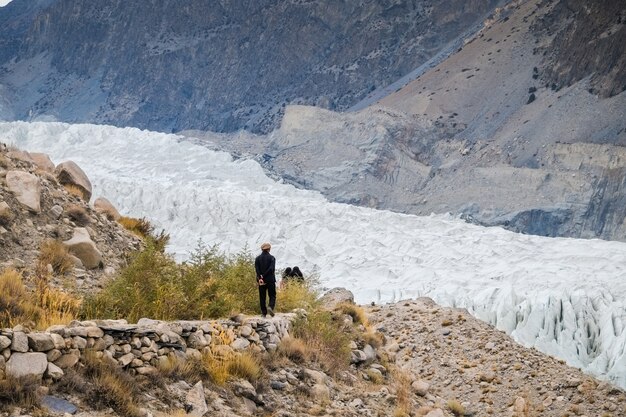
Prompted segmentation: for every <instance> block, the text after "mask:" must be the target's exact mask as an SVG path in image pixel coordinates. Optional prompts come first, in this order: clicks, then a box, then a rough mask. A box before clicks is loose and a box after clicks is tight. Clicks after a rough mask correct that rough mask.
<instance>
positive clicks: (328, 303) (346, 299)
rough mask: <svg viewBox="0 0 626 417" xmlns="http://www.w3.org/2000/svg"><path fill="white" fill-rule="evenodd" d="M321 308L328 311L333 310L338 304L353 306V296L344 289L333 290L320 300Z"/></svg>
mask: <svg viewBox="0 0 626 417" xmlns="http://www.w3.org/2000/svg"><path fill="white" fill-rule="evenodd" d="M320 302H321V303H322V306H323V307H325V308H326V309H328V310H334V309H335V308H337V306H339V305H340V304H344V303H349V304H354V294H352V292H351V291H349V290H347V289H345V288H333V289H331V290H329V291H328V292H326V294H324V295H323V296H322V298H320Z"/></svg>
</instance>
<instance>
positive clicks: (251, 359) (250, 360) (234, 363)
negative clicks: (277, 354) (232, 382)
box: [226, 352, 261, 383]
mask: <svg viewBox="0 0 626 417" xmlns="http://www.w3.org/2000/svg"><path fill="white" fill-rule="evenodd" d="M226 368H227V370H228V373H229V375H231V376H235V377H239V378H243V379H246V380H248V381H249V382H251V383H255V382H257V380H258V379H259V378H260V377H261V361H260V360H259V358H258V356H256V355H253V354H252V353H249V352H243V353H241V354H237V355H233V356H231V357H230V358H228V360H227V365H226Z"/></svg>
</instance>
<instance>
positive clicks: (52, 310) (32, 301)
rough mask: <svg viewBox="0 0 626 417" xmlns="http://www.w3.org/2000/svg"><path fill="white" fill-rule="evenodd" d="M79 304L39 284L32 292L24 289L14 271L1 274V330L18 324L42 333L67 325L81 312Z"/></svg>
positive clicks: (73, 298)
mask: <svg viewBox="0 0 626 417" xmlns="http://www.w3.org/2000/svg"><path fill="white" fill-rule="evenodd" d="M80 305H81V300H80V299H78V298H75V297H74V296H72V295H69V294H66V293H63V292H61V291H59V290H56V289H51V288H50V287H48V285H47V282H46V281H44V280H40V281H39V282H38V285H37V289H36V290H35V291H29V290H27V289H26V287H25V286H24V284H23V282H22V277H21V275H20V274H19V273H18V272H16V271H14V270H7V271H5V272H3V273H2V274H0V327H13V326H16V325H18V324H28V325H29V326H31V327H33V328H35V329H38V330H41V329H46V328H48V327H49V326H51V325H53V324H67V323H69V322H70V321H72V320H74V319H75V318H76V317H77V315H78V312H79V310H80Z"/></svg>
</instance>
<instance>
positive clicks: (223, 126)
mask: <svg viewBox="0 0 626 417" xmlns="http://www.w3.org/2000/svg"><path fill="white" fill-rule="evenodd" d="M28 1H30V0H15V1H14V2H13V3H15V4H16V7H13V8H11V7H7V8H6V10H5V9H1V10H0V20H3V19H4V20H6V19H9V20H13V19H15V17H16V11H15V10H16V9H17V6H20V7H25V6H24V5H25V4H26V3H27V2H28ZM497 3H498V0H472V1H465V0H446V1H430V0H413V1H410V2H405V1H399V0H384V1H372V0H367V1H361V2H352V1H345V0H342V1H328V0H313V1H296V0H293V1H278V0H264V1H256V2H252V3H250V2H245V1H241V0H239V1H233V2H211V1H208V0H192V1H186V2H185V4H184V5H181V3H180V2H178V1H173V0H158V1H154V2H152V4H151V5H150V6H149V7H146V5H144V4H143V3H138V2H129V1H125V0H111V1H108V2H104V3H103V2H84V1H80V0H66V1H63V2H52V4H51V5H50V6H49V7H46V8H44V9H43V10H41V11H39V13H38V14H37V15H36V17H35V18H34V19H32V21H30V22H29V23H30V24H29V25H28V30H27V31H26V32H24V31H23V30H20V31H18V32H16V31H14V30H12V29H11V28H8V27H2V26H0V39H6V40H7V41H6V45H5V46H4V47H3V48H0V49H2V50H0V65H2V69H0V84H4V85H5V88H6V89H7V90H8V91H9V92H12V95H10V97H9V98H10V101H11V103H12V112H13V115H14V118H16V119H29V120H30V119H31V118H33V117H38V116H43V115H48V116H52V117H54V118H56V119H58V120H62V121H68V122H81V121H90V122H97V123H107V124H114V125H117V126H135V127H140V128H150V129H152V130H159V131H168V132H169V131H178V130H183V129H203V130H214V131H234V130H238V129H241V128H246V129H251V130H253V131H262V132H264V131H265V132H266V131H269V130H271V129H272V128H273V127H274V126H275V125H276V121H277V119H276V118H277V117H279V116H280V114H281V113H282V110H283V108H284V106H285V105H286V104H290V103H302V104H303V103H306V104H316V105H320V106H322V107H327V108H331V109H345V108H347V107H349V106H350V105H352V104H354V102H356V101H357V100H359V99H360V98H362V97H364V96H365V94H367V93H368V92H369V91H371V90H372V89H374V88H376V87H378V86H381V85H386V84H388V83H390V82H391V81H393V80H394V79H396V78H398V77H400V76H402V75H404V74H405V73H407V72H409V71H411V70H412V69H413V68H415V67H417V66H419V65H420V64H421V63H422V62H424V61H425V60H427V59H428V58H429V57H430V56H432V55H433V54H435V53H437V51H438V50H439V49H440V48H441V47H443V46H444V45H445V44H446V43H447V42H449V41H450V40H452V39H455V38H456V37H457V36H458V35H459V34H460V33H461V32H463V31H464V30H465V28H466V27H468V26H472V25H473V24H474V23H476V22H477V21H480V20H481V19H482V18H483V16H484V15H486V14H488V13H489V12H490V11H491V10H492V9H493V7H494V6H495V5H496V4H497ZM25 23H27V22H25V21H22V23H21V24H20V26H21V27H22V26H23V25H24V24H25ZM0 46H1V45H0Z"/></svg>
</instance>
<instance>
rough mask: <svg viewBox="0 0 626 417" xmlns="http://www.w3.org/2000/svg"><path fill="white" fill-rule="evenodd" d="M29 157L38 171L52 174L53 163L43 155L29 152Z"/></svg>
mask: <svg viewBox="0 0 626 417" xmlns="http://www.w3.org/2000/svg"><path fill="white" fill-rule="evenodd" d="M30 157H31V159H32V160H33V162H34V163H35V165H37V167H38V168H39V169H41V170H42V171H45V172H49V173H51V174H52V173H54V163H53V162H52V160H50V157H49V156H48V155H46V154H45V153H40V152H30Z"/></svg>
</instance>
